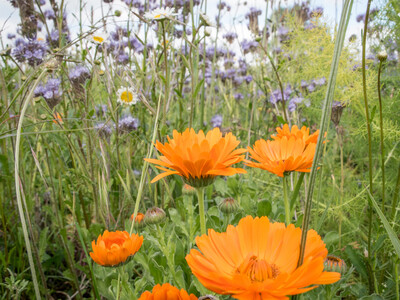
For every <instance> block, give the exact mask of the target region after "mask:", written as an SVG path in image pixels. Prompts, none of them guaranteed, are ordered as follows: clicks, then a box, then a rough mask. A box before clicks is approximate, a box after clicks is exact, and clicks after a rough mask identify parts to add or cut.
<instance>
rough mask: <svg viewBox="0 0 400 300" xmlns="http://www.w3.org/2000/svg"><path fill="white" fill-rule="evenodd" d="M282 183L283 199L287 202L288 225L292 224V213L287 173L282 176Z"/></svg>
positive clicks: (286, 219)
mask: <svg viewBox="0 0 400 300" xmlns="http://www.w3.org/2000/svg"><path fill="white" fill-rule="evenodd" d="M282 184H283V201H284V203H285V223H286V226H288V225H289V224H290V220H291V219H292V218H291V214H290V204H289V198H288V191H287V190H288V184H287V175H284V176H283V178H282Z"/></svg>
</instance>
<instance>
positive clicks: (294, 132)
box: [271, 124, 319, 145]
mask: <svg viewBox="0 0 400 300" xmlns="http://www.w3.org/2000/svg"><path fill="white" fill-rule="evenodd" d="M276 131H277V132H278V133H277V134H276V135H272V136H271V138H272V139H274V140H277V139H281V138H282V137H284V136H286V137H287V139H290V137H292V136H293V137H295V138H296V139H302V140H303V141H304V143H305V144H306V145H308V144H310V143H314V144H316V143H317V141H318V135H319V130H317V131H315V132H314V133H313V134H311V135H310V128H307V127H306V126H303V127H302V128H301V129H299V128H298V127H297V126H296V125H293V126H292V129H290V128H289V125H288V124H285V125H283V127H282V128H280V127H277V128H276Z"/></svg>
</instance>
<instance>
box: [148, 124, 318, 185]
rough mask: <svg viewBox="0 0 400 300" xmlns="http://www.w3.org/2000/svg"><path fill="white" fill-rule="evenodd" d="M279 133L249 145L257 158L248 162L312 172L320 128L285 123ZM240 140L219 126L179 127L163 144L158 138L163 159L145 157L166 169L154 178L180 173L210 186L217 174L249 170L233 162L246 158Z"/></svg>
mask: <svg viewBox="0 0 400 300" xmlns="http://www.w3.org/2000/svg"><path fill="white" fill-rule="evenodd" d="M277 132H278V133H277V134H276V135H273V136H271V138H272V139H273V140H272V141H271V140H267V141H266V140H263V139H260V140H258V141H256V142H255V144H254V147H253V148H254V149H252V148H250V147H248V149H247V150H248V151H249V152H250V154H251V158H253V159H254V160H256V161H257V162H253V161H250V160H245V163H246V164H247V165H248V166H250V167H254V168H260V169H264V170H267V171H269V172H271V173H274V174H276V175H278V176H280V177H283V175H284V174H285V173H286V172H291V171H298V172H310V170H311V166H312V162H313V159H314V153H315V148H316V143H317V139H318V134H319V131H318V130H317V131H316V132H314V133H313V134H311V135H310V129H309V128H306V127H305V126H303V127H302V128H301V129H299V128H298V127H297V126H292V128H291V129H290V128H289V125H287V124H285V125H284V126H283V127H282V128H280V127H278V128H277ZM238 145H239V141H238V140H237V139H236V137H235V136H233V135H232V133H228V134H227V135H225V136H224V137H223V136H222V133H221V131H220V130H219V128H218V127H216V128H214V129H213V130H211V131H209V132H208V133H207V134H206V135H205V134H204V133H203V131H202V130H200V131H199V133H197V134H196V132H195V131H194V130H193V129H186V130H185V131H184V132H183V133H179V132H177V131H176V130H174V132H173V139H170V138H169V137H168V142H166V143H165V144H162V143H160V142H158V141H157V143H156V148H157V149H158V151H160V152H161V153H162V154H163V155H162V156H160V158H159V159H145V160H146V161H148V162H150V163H154V164H156V165H157V168H159V169H160V170H162V171H164V172H163V173H161V174H159V175H158V176H156V177H155V178H154V179H153V180H152V183H153V182H156V181H157V180H159V179H161V178H163V177H165V176H168V175H173V174H177V175H179V176H181V177H182V179H183V180H184V181H185V183H187V184H189V185H191V186H193V187H201V186H206V185H208V184H210V183H212V180H213V179H214V177H215V176H218V175H221V176H230V175H234V174H237V173H245V172H246V171H245V170H243V169H241V168H233V167H232V165H233V164H235V163H238V162H241V161H243V160H244V155H242V154H243V153H244V152H246V151H247V150H246V149H236V147H237V146H238Z"/></svg>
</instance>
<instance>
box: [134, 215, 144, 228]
mask: <svg viewBox="0 0 400 300" xmlns="http://www.w3.org/2000/svg"><path fill="white" fill-rule="evenodd" d="M133 215H134V214H132V215H131V218H130V219H131V221H133ZM134 225H135V227H136V229H138V228H142V227H144V226H145V222H144V214H143V213H138V214H137V215H136V218H135V223H134Z"/></svg>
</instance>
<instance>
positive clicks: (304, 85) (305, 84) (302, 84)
mask: <svg viewBox="0 0 400 300" xmlns="http://www.w3.org/2000/svg"><path fill="white" fill-rule="evenodd" d="M307 85H308V83H307V81H305V80H304V79H303V80H302V81H301V83H300V87H301V88H302V89H305V88H306V87H307Z"/></svg>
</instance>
